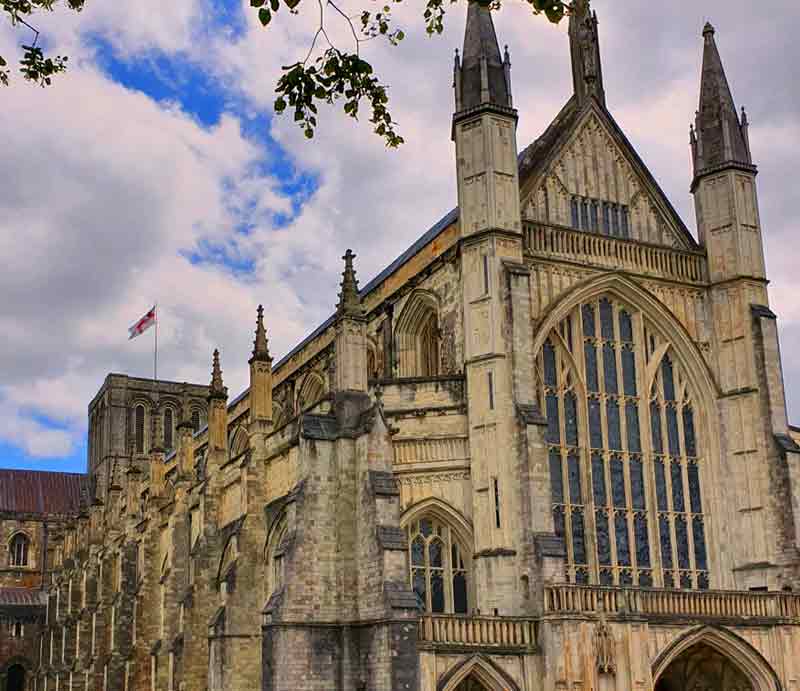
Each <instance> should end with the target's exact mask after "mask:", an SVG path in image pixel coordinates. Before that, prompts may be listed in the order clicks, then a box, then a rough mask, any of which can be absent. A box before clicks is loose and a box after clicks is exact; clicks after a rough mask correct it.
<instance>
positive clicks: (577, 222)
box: [570, 197, 581, 228]
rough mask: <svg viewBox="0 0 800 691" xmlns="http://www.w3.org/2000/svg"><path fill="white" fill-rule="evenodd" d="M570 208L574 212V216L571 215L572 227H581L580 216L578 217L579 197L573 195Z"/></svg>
mask: <svg viewBox="0 0 800 691" xmlns="http://www.w3.org/2000/svg"><path fill="white" fill-rule="evenodd" d="M570 210H571V212H572V216H571V219H572V227H573V228H580V227H581V225H580V218H579V217H578V198H577V197H573V198H572V199H571V200H570Z"/></svg>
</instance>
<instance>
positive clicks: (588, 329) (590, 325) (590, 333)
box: [581, 305, 595, 338]
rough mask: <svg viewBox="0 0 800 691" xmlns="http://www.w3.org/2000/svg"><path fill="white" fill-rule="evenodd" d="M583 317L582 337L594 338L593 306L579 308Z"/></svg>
mask: <svg viewBox="0 0 800 691" xmlns="http://www.w3.org/2000/svg"><path fill="white" fill-rule="evenodd" d="M581 314H582V315H583V335H584V336H586V337H587V338H594V336H595V331H594V305H584V306H583V307H582V308H581Z"/></svg>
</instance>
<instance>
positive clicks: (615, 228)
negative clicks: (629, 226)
mask: <svg viewBox="0 0 800 691" xmlns="http://www.w3.org/2000/svg"><path fill="white" fill-rule="evenodd" d="M611 234H612V235H613V236H614V237H617V236H619V207H618V206H617V205H616V204H613V205H612V206H611Z"/></svg>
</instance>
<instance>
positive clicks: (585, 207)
mask: <svg viewBox="0 0 800 691" xmlns="http://www.w3.org/2000/svg"><path fill="white" fill-rule="evenodd" d="M581 230H589V202H588V201H586V200H585V199H584V200H582V201H581Z"/></svg>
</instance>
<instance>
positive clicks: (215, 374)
mask: <svg viewBox="0 0 800 691" xmlns="http://www.w3.org/2000/svg"><path fill="white" fill-rule="evenodd" d="M209 393H210V395H211V396H227V395H228V391H227V389H226V388H225V386H224V385H223V383H222V369H221V368H220V366H219V350H217V349H216V348H214V358H213V363H212V365H211V386H210V387H209Z"/></svg>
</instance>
